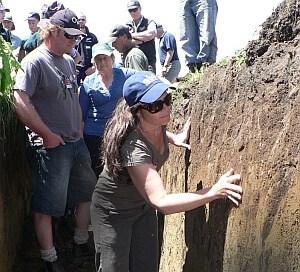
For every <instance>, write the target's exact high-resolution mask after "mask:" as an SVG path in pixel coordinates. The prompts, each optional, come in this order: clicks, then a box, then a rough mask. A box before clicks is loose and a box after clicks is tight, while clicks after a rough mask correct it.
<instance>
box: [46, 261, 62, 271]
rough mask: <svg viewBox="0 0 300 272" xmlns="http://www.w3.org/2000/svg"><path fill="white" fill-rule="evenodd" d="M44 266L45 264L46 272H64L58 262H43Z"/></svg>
mask: <svg viewBox="0 0 300 272" xmlns="http://www.w3.org/2000/svg"><path fill="white" fill-rule="evenodd" d="M45 264H46V272H64V271H65V270H64V269H63V268H62V266H61V265H60V263H59V262H58V261H55V262H45Z"/></svg>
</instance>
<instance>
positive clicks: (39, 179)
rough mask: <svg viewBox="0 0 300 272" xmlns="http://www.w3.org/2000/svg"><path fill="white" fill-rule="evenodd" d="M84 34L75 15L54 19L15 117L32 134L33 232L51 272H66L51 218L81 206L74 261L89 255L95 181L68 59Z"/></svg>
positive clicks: (25, 77) (28, 66) (23, 78)
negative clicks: (57, 248) (56, 246)
mask: <svg viewBox="0 0 300 272" xmlns="http://www.w3.org/2000/svg"><path fill="white" fill-rule="evenodd" d="M81 34H82V32H81V31H80V30H79V25H78V21H77V17H76V15H75V13H74V12H73V11H71V10H69V9H65V10H62V11H59V12H57V13H56V14H55V15H53V17H52V18H51V19H50V21H49V24H48V25H47V26H45V28H43V29H42V31H41V36H42V38H43V40H44V43H43V44H42V45H41V46H39V47H38V48H37V49H36V50H34V51H32V52H31V53H30V54H28V56H27V57H26V58H24V60H23V61H22V63H21V66H22V69H20V70H19V72H18V74H17V78H16V88H17V89H16V90H15V91H14V105H15V111H16V114H17V116H18V117H19V119H20V121H21V122H22V123H23V124H24V125H25V126H26V127H27V132H28V140H29V147H28V154H29V161H30V166H31V171H32V181H33V206H34V228H35V233H36V237H37V240H38V243H39V246H40V252H41V257H42V259H43V260H44V261H45V266H46V271H56V272H58V271H64V270H63V268H62V267H61V265H60V264H59V263H58V261H57V252H56V249H55V247H54V243H53V231H52V219H53V217H60V216H63V215H64V213H65V210H66V209H69V208H73V207H76V208H75V210H76V216H75V233H74V237H73V254H74V262H75V263H77V261H82V260H83V259H84V258H85V257H86V256H87V255H88V254H89V251H88V244H87V240H88V238H89V236H88V227H89V222H90V215H89V207H90V201H91V195H92V192H93V189H94V187H95V183H96V177H95V174H94V172H93V170H92V168H91V160H90V156H89V152H88V149H87V147H86V145H85V143H84V141H83V139H82V116H81V109H80V105H79V100H78V88H77V81H76V71H75V64H74V61H73V59H72V58H71V57H70V56H69V55H67V53H69V52H70V51H71V50H72V48H73V47H74V45H75V42H76V40H77V39H78V37H79V35H81Z"/></svg>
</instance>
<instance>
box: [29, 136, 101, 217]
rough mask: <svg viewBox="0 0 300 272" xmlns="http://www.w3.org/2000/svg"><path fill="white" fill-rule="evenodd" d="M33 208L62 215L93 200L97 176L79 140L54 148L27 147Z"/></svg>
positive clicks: (52, 214)
mask: <svg viewBox="0 0 300 272" xmlns="http://www.w3.org/2000/svg"><path fill="white" fill-rule="evenodd" d="M28 158H29V163H30V166H31V171H32V183H33V202H34V211H35V212H38V213H42V214H48V215H51V216H63V215H64V214H65V210H66V209H70V208H73V207H75V206H76V205H77V204H79V203H81V202H89V201H91V198H92V194H93V191H94V188H95V185H96V181H97V180H96V176H95V174H94V171H93V170H92V168H91V159H90V154H89V151H88V149H87V147H86V145H85V143H84V141H83V139H80V140H79V141H77V142H75V143H66V144H65V145H59V146H57V147H54V148H44V147H42V146H41V147H28Z"/></svg>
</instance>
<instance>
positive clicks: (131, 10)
mask: <svg viewBox="0 0 300 272" xmlns="http://www.w3.org/2000/svg"><path fill="white" fill-rule="evenodd" d="M138 9H139V8H134V9H130V10H128V11H129V12H136V11H137V10H138Z"/></svg>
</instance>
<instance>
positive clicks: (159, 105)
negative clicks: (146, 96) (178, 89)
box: [141, 93, 172, 113]
mask: <svg viewBox="0 0 300 272" xmlns="http://www.w3.org/2000/svg"><path fill="white" fill-rule="evenodd" d="M164 104H166V106H168V107H169V106H171V104H172V95H171V94H170V93H168V94H167V95H166V97H165V99H164V100H157V101H155V102H152V103H144V104H142V105H141V107H142V109H145V110H147V111H149V112H150V113H158V112H160V111H161V110H162V109H163V107H164Z"/></svg>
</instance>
